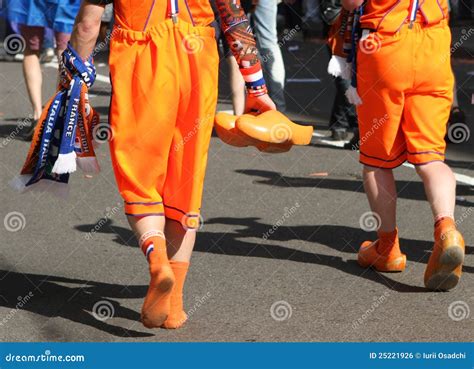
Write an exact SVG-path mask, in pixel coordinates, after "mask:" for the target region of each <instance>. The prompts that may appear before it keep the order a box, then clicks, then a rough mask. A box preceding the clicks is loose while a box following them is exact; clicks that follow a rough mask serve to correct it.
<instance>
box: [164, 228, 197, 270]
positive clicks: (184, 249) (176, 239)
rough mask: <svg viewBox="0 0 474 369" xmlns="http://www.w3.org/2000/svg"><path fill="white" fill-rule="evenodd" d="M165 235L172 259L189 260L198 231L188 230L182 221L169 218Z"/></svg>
mask: <svg viewBox="0 0 474 369" xmlns="http://www.w3.org/2000/svg"><path fill="white" fill-rule="evenodd" d="M165 235H166V243H167V248H168V257H169V258H170V260H175V261H184V262H189V260H190V259H191V254H192V252H193V248H194V243H195V241H196V231H194V230H186V229H184V228H183V226H182V225H181V223H179V222H177V221H174V220H172V219H167V221H166V226H165Z"/></svg>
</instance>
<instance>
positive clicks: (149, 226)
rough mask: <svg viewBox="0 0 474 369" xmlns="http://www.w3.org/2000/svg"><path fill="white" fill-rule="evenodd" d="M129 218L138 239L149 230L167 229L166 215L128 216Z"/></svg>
mask: <svg viewBox="0 0 474 369" xmlns="http://www.w3.org/2000/svg"><path fill="white" fill-rule="evenodd" d="M127 219H128V223H129V224H130V227H132V230H133V232H135V236H136V237H137V239H140V237H141V236H142V235H144V234H145V233H146V232H148V231H161V232H164V230H165V217H163V216H147V217H133V216H128V217H127Z"/></svg>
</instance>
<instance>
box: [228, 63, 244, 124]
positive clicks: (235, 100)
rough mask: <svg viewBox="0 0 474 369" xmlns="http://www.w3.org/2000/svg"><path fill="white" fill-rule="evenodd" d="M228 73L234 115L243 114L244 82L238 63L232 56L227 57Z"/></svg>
mask: <svg viewBox="0 0 474 369" xmlns="http://www.w3.org/2000/svg"><path fill="white" fill-rule="evenodd" d="M227 64H228V65H229V73H230V89H231V92H232V106H233V107H234V114H235V115H242V114H244V110H245V82H244V79H243V77H242V75H241V74H240V72H239V65H238V64H237V61H236V60H235V58H234V57H233V56H229V57H228V58H227Z"/></svg>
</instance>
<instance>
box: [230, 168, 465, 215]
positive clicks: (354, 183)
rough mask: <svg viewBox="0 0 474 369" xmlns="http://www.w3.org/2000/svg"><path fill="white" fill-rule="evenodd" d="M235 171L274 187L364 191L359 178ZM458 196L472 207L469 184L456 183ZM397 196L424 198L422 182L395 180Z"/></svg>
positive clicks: (252, 170) (460, 202)
mask: <svg viewBox="0 0 474 369" xmlns="http://www.w3.org/2000/svg"><path fill="white" fill-rule="evenodd" d="M236 172H237V173H241V174H245V175H248V176H253V177H260V178H259V179H257V180H255V183H258V184H264V185H269V186H274V187H289V188H294V187H295V188H299V187H310V188H311V187H317V188H323V189H329V190H336V191H350V192H359V193H364V187H363V183H362V180H361V179H355V178H354V179H345V178H331V177H317V178H315V177H289V176H285V175H282V174H280V173H278V172H273V171H269V170H258V169H241V170H236ZM456 194H457V195H458V198H457V200H456V204H457V205H460V206H465V207H472V206H474V203H473V202H471V201H468V200H466V199H464V198H463V197H464V196H472V195H473V191H472V189H471V186H468V185H462V184H458V185H457V187H456ZM397 196H398V197H399V198H404V199H409V200H423V201H425V200H426V195H425V190H424V187H423V183H422V182H418V181H416V182H414V181H397Z"/></svg>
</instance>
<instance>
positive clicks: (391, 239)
mask: <svg viewBox="0 0 474 369" xmlns="http://www.w3.org/2000/svg"><path fill="white" fill-rule="evenodd" d="M377 235H378V237H379V242H378V245H377V251H378V252H379V254H382V255H385V256H388V255H389V254H391V253H395V254H397V255H398V254H400V244H399V242H398V228H395V229H394V230H393V231H391V232H382V231H378V232H377Z"/></svg>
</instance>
